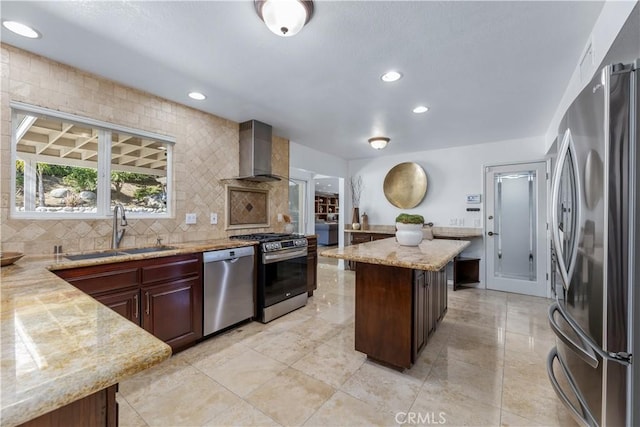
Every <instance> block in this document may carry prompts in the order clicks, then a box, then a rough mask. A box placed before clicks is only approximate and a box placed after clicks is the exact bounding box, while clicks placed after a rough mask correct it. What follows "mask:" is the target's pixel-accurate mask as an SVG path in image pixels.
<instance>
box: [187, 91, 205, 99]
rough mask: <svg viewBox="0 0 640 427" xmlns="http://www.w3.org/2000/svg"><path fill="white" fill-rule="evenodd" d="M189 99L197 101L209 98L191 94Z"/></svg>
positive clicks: (198, 93)
mask: <svg viewBox="0 0 640 427" xmlns="http://www.w3.org/2000/svg"><path fill="white" fill-rule="evenodd" d="M189 98H191V99H195V100H196V101H202V100H204V99H207V97H206V96H205V95H204V94H202V93H200V92H189Z"/></svg>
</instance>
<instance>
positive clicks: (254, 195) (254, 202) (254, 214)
mask: <svg viewBox="0 0 640 427" xmlns="http://www.w3.org/2000/svg"><path fill="white" fill-rule="evenodd" d="M268 226H269V190H266V189H261V188H242V187H232V186H227V228H228V229H230V228H247V227H268Z"/></svg>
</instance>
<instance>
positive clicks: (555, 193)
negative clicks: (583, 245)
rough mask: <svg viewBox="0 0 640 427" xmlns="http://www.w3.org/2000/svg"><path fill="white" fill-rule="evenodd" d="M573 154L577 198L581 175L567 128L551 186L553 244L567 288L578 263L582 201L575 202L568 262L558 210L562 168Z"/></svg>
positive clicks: (569, 131) (577, 196)
mask: <svg viewBox="0 0 640 427" xmlns="http://www.w3.org/2000/svg"><path fill="white" fill-rule="evenodd" d="M571 153H573V155H571V162H572V166H573V175H574V176H573V182H574V185H575V188H574V191H575V195H576V200H577V199H578V198H579V196H580V194H581V193H580V177H579V176H577V175H578V164H577V159H576V156H575V149H574V148H573V138H572V137H571V129H567V131H566V132H565V133H564V137H563V138H562V144H561V145H560V151H559V152H558V159H557V163H556V168H555V171H554V173H553V179H552V186H551V225H552V226H551V237H552V239H553V245H554V246H555V248H556V251H557V252H558V253H557V260H558V267H559V268H558V269H559V270H560V276H561V277H562V282H563V285H564V288H565V289H567V290H568V289H569V287H570V286H571V277H572V276H573V269H574V267H575V264H576V258H577V256H578V239H579V236H578V233H577V232H576V231H575V227H576V225H577V224H580V214H581V212H580V203H575V204H574V205H575V206H573V209H574V211H575V215H576V217H575V223H574V225H573V227H572V229H571V230H572V233H573V236H572V238H573V244H572V247H571V256H570V257H569V262H568V264H567V263H565V259H564V256H563V254H562V250H561V248H562V246H561V243H560V233H559V230H560V229H561V225H560V223H559V221H558V212H559V206H558V205H559V202H560V200H558V199H559V196H560V177H561V176H562V169H563V167H564V163H565V160H566V158H567V156H568V155H570V154H571Z"/></svg>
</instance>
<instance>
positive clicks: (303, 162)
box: [289, 141, 349, 268]
mask: <svg viewBox="0 0 640 427" xmlns="http://www.w3.org/2000/svg"><path fill="white" fill-rule="evenodd" d="M289 169H290V172H289V174H290V175H291V176H292V177H296V178H300V179H305V180H307V182H308V187H307V194H308V198H307V229H308V232H309V233H314V232H315V215H314V214H315V212H314V198H313V196H314V193H315V181H314V179H313V177H315V176H316V175H322V176H332V177H337V178H339V181H338V187H339V188H338V192H339V199H340V200H339V204H340V206H341V211H342V213H341V214H340V215H339V216H338V229H339V231H338V246H339V247H343V246H344V220H345V216H346V215H345V213H346V212H348V211H346V210H344V209H343V208H342V206H345V182H348V179H347V177H348V172H349V169H348V164H347V161H346V160H345V159H341V158H340V157H336V156H333V155H331V154H327V153H323V152H321V151H318V150H314V149H312V148H309V147H305V146H304V145H300V144H297V143H295V142H292V141H290V142H289ZM339 266H340V268H344V262H343V261H342V260H340V262H339Z"/></svg>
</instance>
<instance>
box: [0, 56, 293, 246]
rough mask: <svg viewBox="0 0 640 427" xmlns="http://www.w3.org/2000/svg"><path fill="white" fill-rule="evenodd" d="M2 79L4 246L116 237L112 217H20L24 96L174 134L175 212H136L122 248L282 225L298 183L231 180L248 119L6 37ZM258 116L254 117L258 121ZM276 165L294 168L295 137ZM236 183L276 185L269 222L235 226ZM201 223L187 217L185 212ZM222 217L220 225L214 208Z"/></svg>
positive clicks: (91, 242) (276, 153) (282, 142)
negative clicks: (15, 152)
mask: <svg viewBox="0 0 640 427" xmlns="http://www.w3.org/2000/svg"><path fill="white" fill-rule="evenodd" d="M0 48H1V53H2V64H1V66H2V68H1V85H0V95H1V96H0V109H1V113H0V130H1V142H2V143H1V150H0V203H1V204H0V221H1V224H0V234H1V236H0V238H1V241H2V250H5V251H20V252H25V253H27V254H37V253H51V252H53V247H54V245H62V247H63V250H64V251H65V252H73V251H85V250H95V249H106V248H108V247H109V246H110V244H111V230H112V223H111V218H109V219H100V220H98V219H95V220H94V219H92V220H86V219H38V220H25V219H16V218H12V217H11V213H10V210H11V206H10V201H9V200H10V197H9V196H10V194H9V192H10V191H11V185H10V184H11V182H10V180H11V178H10V177H11V167H12V165H11V109H10V106H9V103H10V101H20V102H24V103H28V104H32V105H37V106H41V107H45V108H49V109H52V110H58V111H64V112H67V113H73V114H77V115H80V116H85V117H90V118H94V119H98V120H102V121H106V122H110V123H115V124H118V125H123V126H129V127H133V128H137V129H142V130H146V131H150V132H157V133H160V134H164V135H170V136H173V137H174V138H175V139H176V144H175V148H174V156H173V160H174V165H173V168H174V169H173V171H174V186H173V197H174V200H175V216H174V217H173V218H167V219H133V218H132V219H130V220H129V226H128V227H127V232H126V234H125V236H124V239H123V241H122V243H121V246H122V247H132V246H144V245H153V244H155V243H156V240H157V239H158V238H161V239H162V242H163V243H165V244H167V243H180V242H186V241H195V240H207V239H217V238H223V237H226V236H227V235H229V234H240V233H242V232H253V231H282V230H283V228H284V224H283V223H278V222H277V215H278V213H287V211H288V188H289V186H288V183H287V181H286V180H282V181H279V182H270V183H250V182H245V181H242V182H240V181H235V180H228V178H230V177H233V176H238V132H239V128H238V123H236V122H233V121H230V120H226V119H223V118H220V117H217V116H214V115H211V114H207V113H204V112H201V111H198V110H195V109H192V108H190V107H187V106H184V105H181V104H177V103H175V102H171V101H168V100H165V99H161V98H159V97H157V96H154V95H150V94H148V93H145V92H142V91H139V90H136V89H132V88H129V87H125V86H122V85H120V84H118V83H115V82H113V81H110V80H106V79H103V78H101V77H99V76H96V75H93V74H90V73H87V72H84V71H81V70H78V69H76V68H72V67H69V66H67V65H64V64H60V63H57V62H54V61H52V60H49V59H47V58H44V57H41V56H38V55H34V54H31V53H28V52H26V51H23V50H21V49H17V48H14V47H12V46H8V45H6V44H1V45H0ZM251 118H252V117H247V118H246V119H247V120H249V119H251ZM271 161H272V168H273V173H274V174H276V175H280V176H288V175H289V141H287V140H286V139H283V138H279V137H274V138H273V152H272V159H271ZM226 185H233V186H236V187H247V188H258V189H269V209H268V212H269V218H268V219H269V227H264V228H252V229H249V230H242V229H235V230H226V229H225V223H226V221H225V212H226V211H227V207H226V206H225V198H226ZM187 212H189V213H196V214H197V218H198V221H197V224H195V225H186V224H185V214H186V213H187ZM212 212H215V213H217V214H218V216H219V221H218V224H217V225H211V224H210V223H209V214H210V213H212Z"/></svg>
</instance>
